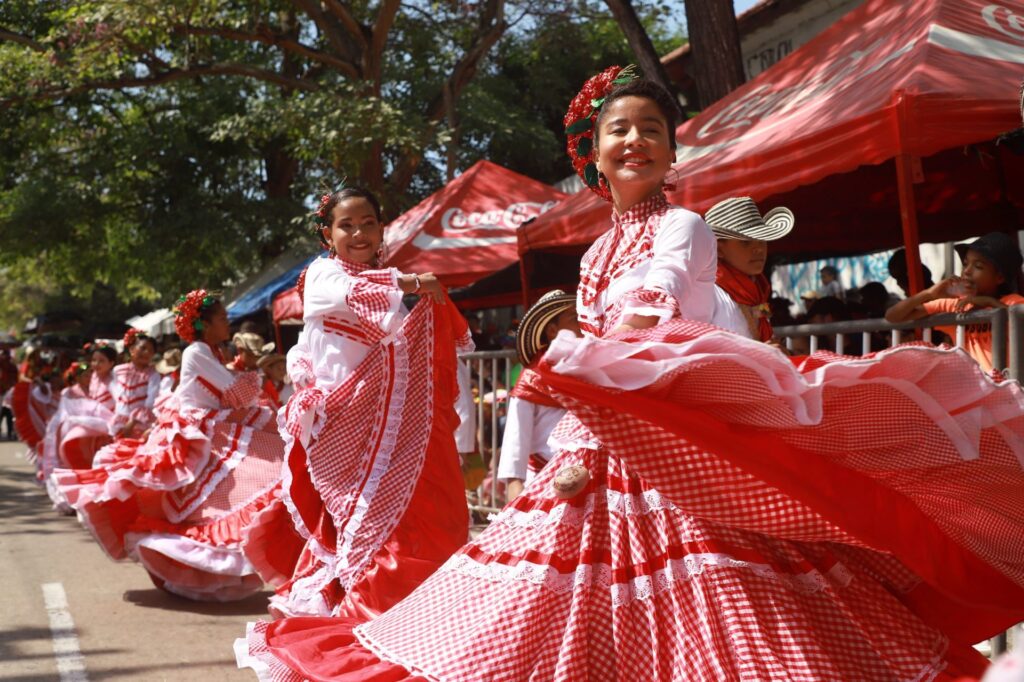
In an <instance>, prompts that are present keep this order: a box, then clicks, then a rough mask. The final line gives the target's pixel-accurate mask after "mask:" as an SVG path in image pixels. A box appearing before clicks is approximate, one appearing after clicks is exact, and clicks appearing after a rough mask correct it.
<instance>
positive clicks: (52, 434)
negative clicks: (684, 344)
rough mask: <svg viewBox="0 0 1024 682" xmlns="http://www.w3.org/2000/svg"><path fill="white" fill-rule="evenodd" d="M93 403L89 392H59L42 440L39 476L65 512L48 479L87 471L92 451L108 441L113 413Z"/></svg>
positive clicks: (71, 387)
mask: <svg viewBox="0 0 1024 682" xmlns="http://www.w3.org/2000/svg"><path fill="white" fill-rule="evenodd" d="M110 404H112V401H110V402H108V404H104V403H101V402H99V401H98V400H95V399H94V398H92V396H91V391H90V392H86V391H83V390H82V389H81V388H80V387H78V386H77V385H76V386H69V387H68V388H65V389H64V390H63V391H61V395H60V403H59V404H58V406H57V412H56V414H54V415H53V418H51V419H50V421H49V423H48V424H47V427H46V437H45V438H43V444H42V459H41V462H40V465H41V475H42V479H43V481H45V484H46V490H47V492H48V493H49V495H50V499H51V500H53V503H54V506H55V507H57V508H58V509H62V510H63V509H69V507H68V505H67V503H66V502H65V501H64V500H63V498H62V497H61V495H60V493H59V491H58V490H57V487H56V485H55V483H54V481H53V479H52V474H53V472H54V470H56V469H58V468H60V469H90V468H92V460H93V458H94V457H95V455H96V452H97V451H98V450H99V449H100V448H102V447H103V446H105V445H107V444H109V443H110V442H111V437H110V433H109V431H108V429H109V425H110V420H111V419H113V417H114V413H113V411H112V410H111V408H110V407H108V405H110Z"/></svg>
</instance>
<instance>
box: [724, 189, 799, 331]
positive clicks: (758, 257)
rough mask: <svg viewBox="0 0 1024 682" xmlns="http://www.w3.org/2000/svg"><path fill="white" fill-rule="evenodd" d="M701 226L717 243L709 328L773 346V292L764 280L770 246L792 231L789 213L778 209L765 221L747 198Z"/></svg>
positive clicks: (727, 204)
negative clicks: (713, 307) (771, 307)
mask: <svg viewBox="0 0 1024 682" xmlns="http://www.w3.org/2000/svg"><path fill="white" fill-rule="evenodd" d="M704 220H705V221H706V222H707V224H708V226H709V227H711V231H712V232H713V233H714V234H715V237H716V238H717V239H718V272H717V274H716V277H715V284H716V287H715V314H714V316H713V317H712V320H711V321H712V322H713V323H714V324H716V325H718V326H719V327H722V328H723V329H728V330H729V331H732V332H736V333H737V334H741V335H743V336H746V337H748V338H751V339H759V340H761V341H771V338H772V325H771V322H769V319H770V317H771V309H770V308H769V306H768V299H769V298H771V295H772V286H771V283H770V282H769V281H768V278H767V277H765V275H764V266H765V263H766V262H767V260H768V242H770V241H775V240H776V239H782V238H783V237H785V236H786V235H787V234H789V233H790V231H791V230H792V229H793V224H794V222H795V220H794V218H793V212H792V211H790V210H789V209H788V208H784V207H782V206H780V207H778V208H773V209H772V210H770V211H768V213H766V214H765V215H764V216H763V217H762V216H761V212H760V211H759V210H758V209H757V204H755V203H754V200H753V199H751V198H750V197H733V198H731V199H725V200H724V201H720V202H718V203H717V204H715V205H714V206H712V207H711V209H710V210H708V212H707V215H706V216H704Z"/></svg>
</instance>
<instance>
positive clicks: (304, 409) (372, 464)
mask: <svg viewBox="0 0 1024 682" xmlns="http://www.w3.org/2000/svg"><path fill="white" fill-rule="evenodd" d="M465 332H467V328H466V324H465V321H464V320H463V319H462V317H461V316H460V315H459V313H458V311H457V310H456V309H455V308H454V306H452V305H451V304H450V303H448V304H446V305H444V306H433V305H429V304H423V305H420V306H417V307H416V309H415V310H414V311H413V312H412V314H411V315H410V316H409V317H408V318H406V320H405V321H404V322H403V323H402V326H401V327H400V329H399V331H398V332H397V333H396V334H395V336H394V338H393V339H392V340H389V341H388V342H386V343H382V344H379V345H377V346H376V347H374V349H373V350H372V351H371V352H370V354H369V355H367V357H366V358H365V359H364V360H363V362H362V363H361V364H360V365H359V367H357V368H356V369H355V371H354V372H353V373H352V374H351V375H350V376H349V377H348V378H347V379H346V380H345V382H344V383H343V384H342V385H341V386H339V387H338V388H337V389H335V390H334V391H333V392H331V393H330V394H329V395H326V394H324V393H323V392H322V391H320V390H319V389H316V388H310V389H304V390H300V391H298V392H296V393H295V394H294V395H293V396H292V398H291V399H290V400H289V402H288V404H287V406H286V407H285V409H284V410H282V411H281V413H280V415H279V421H280V424H279V426H280V430H281V433H282V434H283V436H284V439H285V443H286V452H287V453H288V454H287V457H286V463H285V472H284V481H283V486H282V491H281V500H280V502H279V503H278V504H276V505H274V507H272V508H271V509H268V510H267V511H266V512H264V513H263V514H261V515H260V517H259V518H258V519H257V520H256V521H255V522H254V523H253V524H252V525H251V526H250V528H249V529H248V531H247V539H246V542H245V545H244V547H245V552H246V555H247V557H248V558H249V560H250V561H251V562H252V563H253V565H254V566H256V568H257V569H258V570H259V572H260V574H261V575H262V576H263V577H264V579H266V580H267V581H268V582H270V583H271V584H274V585H276V586H277V594H275V596H274V597H273V598H272V599H271V611H272V612H274V613H275V614H277V615H284V616H311V615H325V616H326V615H336V616H345V617H350V618H354V619H357V620H367V619H369V618H371V617H373V616H376V615H378V614H379V613H381V612H383V611H385V610H387V609H388V608H389V607H390V606H391V605H393V604H395V603H396V602H398V601H400V600H401V599H402V598H404V597H405V596H406V595H408V594H409V593H410V592H411V591H412V590H413V589H415V588H416V586H418V585H419V584H420V583H421V582H422V581H423V580H424V579H426V578H427V576H429V575H430V574H432V573H433V572H434V571H436V570H437V568H438V567H439V566H440V565H441V564H442V563H444V561H445V560H446V559H448V557H450V556H451V555H452V553H453V552H455V550H457V549H458V548H459V547H460V546H462V544H463V543H464V542H465V541H466V539H467V536H468V514H467V511H466V501H465V492H464V489H463V484H462V475H461V471H460V468H459V458H458V454H457V452H456V448H455V441H454V436H453V434H454V432H455V429H456V427H457V425H458V417H457V416H456V414H455V410H454V402H455V397H456V395H457V390H458V388H457V386H456V384H455V362H456V361H457V360H456V356H455V342H456V341H457V340H458V339H459V338H460V337H462V336H463V335H464V333H465Z"/></svg>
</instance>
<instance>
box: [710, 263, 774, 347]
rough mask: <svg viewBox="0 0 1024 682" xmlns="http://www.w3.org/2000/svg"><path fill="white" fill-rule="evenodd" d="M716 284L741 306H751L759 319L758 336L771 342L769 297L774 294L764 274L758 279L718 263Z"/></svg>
mask: <svg viewBox="0 0 1024 682" xmlns="http://www.w3.org/2000/svg"><path fill="white" fill-rule="evenodd" d="M715 283H716V284H718V286H720V287H722V289H724V290H725V293H727V294H729V297H730V298H731V299H732V300H734V301H736V302H737V303H739V304H740V305H745V306H750V308H751V310H752V311H753V313H754V315H755V316H756V317H757V335H758V336H759V337H760V338H761V340H762V341H771V338H772V323H771V321H770V320H769V318H770V317H771V309H770V308H769V307H768V297H769V296H771V294H772V285H771V283H770V282H769V281H768V278H767V277H765V276H764V275H763V274H761V275H758V276H757V277H751V276H750V275H748V274H746V273H744V272H740V271H739V270H737V269H736V268H734V267H733V266H731V265H729V264H728V263H726V262H725V261H721V260H720V261H718V274H717V275H716V277H715Z"/></svg>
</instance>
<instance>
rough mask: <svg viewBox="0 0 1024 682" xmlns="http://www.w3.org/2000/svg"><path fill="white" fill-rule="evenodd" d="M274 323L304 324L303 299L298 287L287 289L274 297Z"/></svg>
mask: <svg viewBox="0 0 1024 682" xmlns="http://www.w3.org/2000/svg"><path fill="white" fill-rule="evenodd" d="M272 310H273V316H274V324H282V323H283V324H302V299H301V298H299V290H298V289H297V288H296V287H292V288H291V289H285V290H284V291H282V292H281V293H279V294H278V295H277V296H275V297H274V302H273V307H272Z"/></svg>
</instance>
